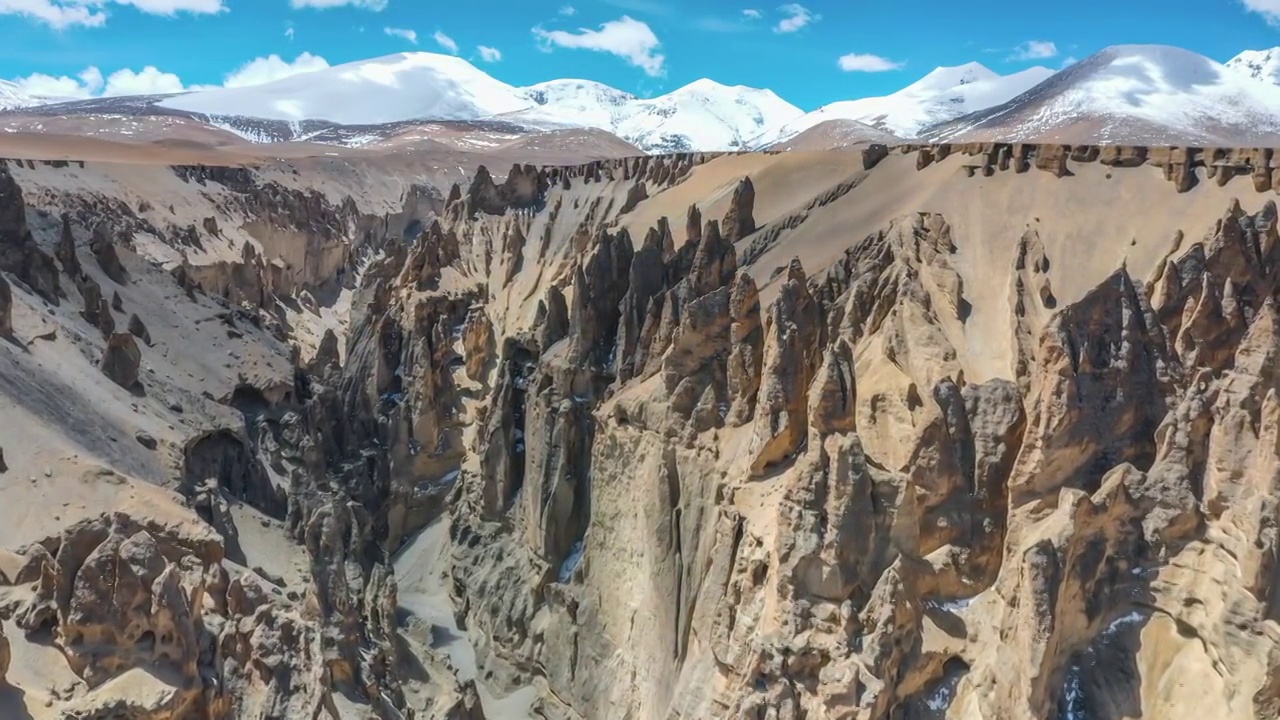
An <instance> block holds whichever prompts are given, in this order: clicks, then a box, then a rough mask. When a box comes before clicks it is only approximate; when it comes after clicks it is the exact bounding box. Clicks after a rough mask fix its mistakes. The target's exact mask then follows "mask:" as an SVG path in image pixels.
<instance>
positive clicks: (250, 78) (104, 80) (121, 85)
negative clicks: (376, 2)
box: [0, 0, 329, 100]
mask: <svg viewBox="0 0 1280 720" xmlns="http://www.w3.org/2000/svg"><path fill="white" fill-rule="evenodd" d="M0 1H3V0H0ZM327 67H329V63H328V61H326V60H325V59H324V58H322V57H320V56H318V55H312V54H311V53H305V52H304V53H302V54H301V55H299V56H298V57H297V58H295V59H294V60H293V62H289V61H286V60H283V59H281V58H280V56H279V55H268V56H267V57H260V58H255V59H253V60H250V61H249V62H247V63H245V64H244V65H241V66H240V67H239V68H238V69H237V70H235V71H234V72H231V73H228V74H227V76H226V77H225V78H223V81H222V85H221V86H218V85H193V86H187V85H184V84H183V82H182V78H180V77H178V76H177V75H175V74H173V73H170V72H164V71H162V70H160V69H159V68H157V67H155V66H153V65H148V66H146V67H144V68H142V69H141V70H133V69H131V68H124V69H122V70H117V71H115V72H113V73H111V74H110V75H107V76H104V75H103V74H102V71H101V70H99V69H98V68H97V67H93V66H90V67H87V68H85V69H84V70H82V71H80V73H78V74H77V75H75V76H67V75H61V76H58V77H54V76H52V75H45V74H44V73H35V74H33V75H28V76H27V77H23V78H16V79H15V80H14V81H13V82H14V84H16V85H17V86H18V88H19V90H21V91H22V92H24V93H26V94H28V95H38V96H41V97H55V98H70V99H77V100H80V99H85V98H91V97H99V96H101V97H108V96H114V95H159V94H166V93H178V92H184V91H188V90H207V89H212V88H216V87H229V88H235V87H247V86H250V85H261V84H262V83H267V82H271V81H272V80H279V79H280V78H285V77H289V76H290V75H298V74H300V73H304V72H311V71H313V70H321V69H324V68H327Z"/></svg>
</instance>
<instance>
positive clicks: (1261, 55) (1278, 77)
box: [1226, 47, 1280, 85]
mask: <svg viewBox="0 0 1280 720" xmlns="http://www.w3.org/2000/svg"><path fill="white" fill-rule="evenodd" d="M1226 66H1227V67H1228V68H1230V69H1232V70H1235V71H1236V72H1239V73H1243V74H1244V75H1248V76H1249V77H1251V78H1253V79H1254V80H1262V81H1265V82H1269V83H1271V84H1273V85H1280V47H1277V48H1271V49H1270V50H1245V51H1244V52H1242V53H1240V54H1239V55H1237V56H1235V57H1233V58H1231V59H1230V60H1228V61H1227V62H1226Z"/></svg>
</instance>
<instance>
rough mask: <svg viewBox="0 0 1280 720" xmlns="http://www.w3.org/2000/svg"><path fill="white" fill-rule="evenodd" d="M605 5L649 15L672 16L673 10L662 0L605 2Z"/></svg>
mask: <svg viewBox="0 0 1280 720" xmlns="http://www.w3.org/2000/svg"><path fill="white" fill-rule="evenodd" d="M603 2H604V4H605V5H612V6H613V7H616V8H618V9H619V10H628V11H630V12H634V13H644V14H647V15H670V14H671V12H672V8H671V6H670V5H667V4H666V3H665V2H662V0H603Z"/></svg>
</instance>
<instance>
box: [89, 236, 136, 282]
mask: <svg viewBox="0 0 1280 720" xmlns="http://www.w3.org/2000/svg"><path fill="white" fill-rule="evenodd" d="M89 249H90V250H92V251H93V257H94V259H96V260H97V261H98V267H100V268H102V272H104V273H106V275H107V277H109V278H111V281H112V282H114V283H116V284H117V285H123V284H125V283H126V282H128V281H129V279H128V275H127V274H126V273H125V269H124V265H123V264H122V263H121V262H120V256H119V254H118V253H117V252H116V241H115V238H114V237H112V229H111V228H110V226H108V225H107V224H106V223H99V224H98V225H96V226H94V228H93V239H92V241H91V242H90V244H89Z"/></svg>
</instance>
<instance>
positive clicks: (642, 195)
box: [618, 180, 649, 215]
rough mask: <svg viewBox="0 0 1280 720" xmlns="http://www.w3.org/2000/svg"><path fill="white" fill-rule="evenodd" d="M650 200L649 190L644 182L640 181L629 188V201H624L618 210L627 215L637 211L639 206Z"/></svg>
mask: <svg viewBox="0 0 1280 720" xmlns="http://www.w3.org/2000/svg"><path fill="white" fill-rule="evenodd" d="M648 199H649V189H648V188H647V187H645V184H644V181H643V180H640V181H638V182H636V184H634V185H632V186H631V187H629V188H627V199H626V200H624V201H623V203H622V207H621V208H619V209H618V212H619V213H621V214H624V215H625V214H626V213H629V212H631V211H632V210H635V209H636V206H637V205H639V204H640V203H641V202H644V201H645V200H648Z"/></svg>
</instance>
